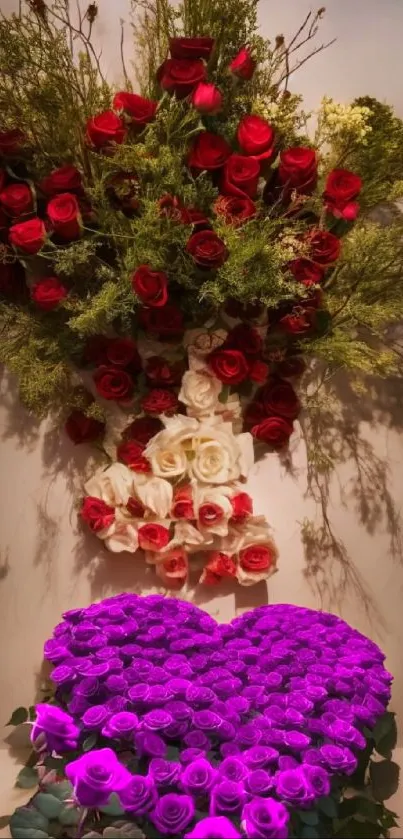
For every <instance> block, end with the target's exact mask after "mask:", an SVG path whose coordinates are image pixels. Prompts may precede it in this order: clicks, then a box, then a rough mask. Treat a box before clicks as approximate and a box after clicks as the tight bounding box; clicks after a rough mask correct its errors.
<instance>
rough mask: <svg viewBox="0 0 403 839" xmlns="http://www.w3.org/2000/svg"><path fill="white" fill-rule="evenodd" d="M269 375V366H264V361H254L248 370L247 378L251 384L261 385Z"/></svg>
mask: <svg viewBox="0 0 403 839" xmlns="http://www.w3.org/2000/svg"><path fill="white" fill-rule="evenodd" d="M268 375H269V366H268V364H265V362H264V361H258V360H257V359H255V361H253V362H252V364H251V366H250V368H249V376H250V378H251V380H252V382H257V383H258V384H262V382H265V381H266V379H267V377H268Z"/></svg>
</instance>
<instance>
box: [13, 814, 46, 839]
mask: <svg viewBox="0 0 403 839" xmlns="http://www.w3.org/2000/svg"><path fill="white" fill-rule="evenodd" d="M48 829H49V821H48V819H47V818H46V817H45V816H43V815H42V813H40V812H39V811H38V810H35V808H34V807H17V809H16V811H15V813H13V815H12V816H11V819H10V833H11V836H12V837H13V839H30V837H31V836H32V837H37V839H41V837H43V836H46V837H47V836H48ZM36 831H37V832H36Z"/></svg>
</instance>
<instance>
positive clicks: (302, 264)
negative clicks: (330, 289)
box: [287, 257, 324, 286]
mask: <svg viewBox="0 0 403 839" xmlns="http://www.w3.org/2000/svg"><path fill="white" fill-rule="evenodd" d="M287 268H288V269H289V270H290V271H291V273H292V274H293V276H294V279H296V280H297V281H298V282H299V283H302V284H303V285H305V286H310V285H319V283H320V282H321V281H322V280H323V276H324V270H323V268H321V266H320V265H317V264H316V262H312V260H310V259H305V258H304V257H300V258H299V259H293V260H292V262H289V263H288V265H287Z"/></svg>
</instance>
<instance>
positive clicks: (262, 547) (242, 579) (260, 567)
mask: <svg viewBox="0 0 403 839" xmlns="http://www.w3.org/2000/svg"><path fill="white" fill-rule="evenodd" d="M237 529H238V532H239V540H238V542H237V545H236V558H237V579H238V582H239V583H240V584H241V585H243V586H251V585H254V584H255V583H258V582H260V581H261V580H267V579H268V578H269V577H271V576H272V574H274V573H275V571H276V570H277V568H276V566H277V559H278V551H277V547H276V545H275V543H274V541H273V538H272V535H271V529H270V527H269V524H268V522H267V521H266V519H265V518H264V516H255V517H251V518H250V519H248V520H247V522H245V523H244V524H243V525H240V526H238V528H237Z"/></svg>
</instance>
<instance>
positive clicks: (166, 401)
mask: <svg viewBox="0 0 403 839" xmlns="http://www.w3.org/2000/svg"><path fill="white" fill-rule="evenodd" d="M141 407H142V409H143V411H144V413H146V414H174V413H175V411H177V410H178V397H177V395H176V393H174V392H173V391H172V390H164V389H163V388H155V389H154V390H150V391H149V392H148V393H147V394H146V395H145V396H144V397H143V399H142V400H141Z"/></svg>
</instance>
